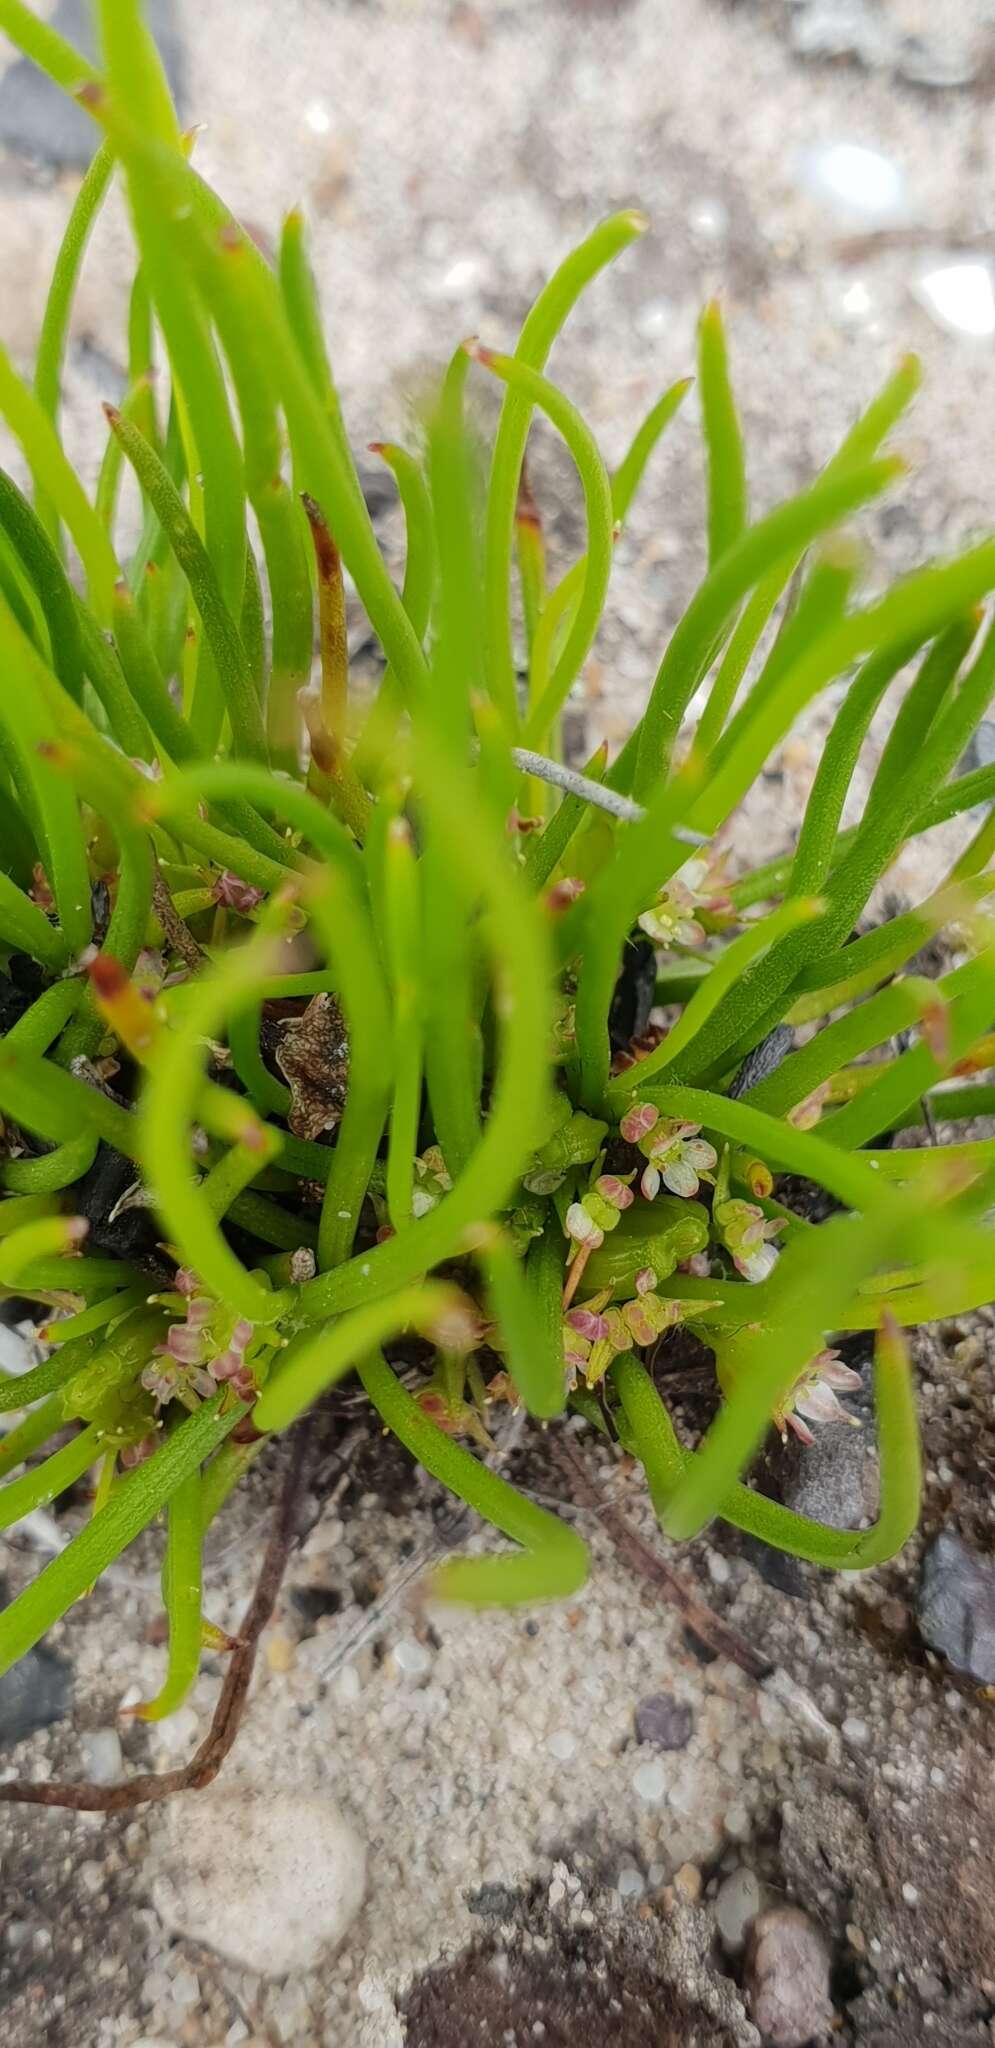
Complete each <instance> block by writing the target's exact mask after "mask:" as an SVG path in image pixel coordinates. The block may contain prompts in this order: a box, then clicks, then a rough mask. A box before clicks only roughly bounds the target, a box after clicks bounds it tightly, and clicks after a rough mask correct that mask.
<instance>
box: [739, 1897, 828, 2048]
mask: <svg viewBox="0 0 995 2048" xmlns="http://www.w3.org/2000/svg"><path fill="white" fill-rule="evenodd" d="M745 1984H746V1995H747V2004H748V2006H749V2010H750V2015H751V2017H752V2019H753V2021H754V2023H755V2025H756V2026H758V2027H759V2029H760V2032H761V2034H762V2035H763V2037H764V2040H765V2041H767V2042H769V2043H770V2048H805V2044H806V2042H808V2041H811V2040H812V2037H813V2035H817V2034H820V2033H821V2032H822V2030H823V2028H824V2027H827V2026H828V2025H829V2022H830V2020H831V2019H832V2017H833V2007H832V2001H831V1999H830V1996H829V1950H828V1949H827V1947H826V1944H825V1942H824V1941H823V1939H822V1936H821V1934H820V1933H819V1931H818V1928H817V1927H815V1926H814V1925H813V1923H812V1921H811V1920H810V1919H809V1917H808V1914H807V1913H802V1912H800V1911H799V1910H798V1908H797V1906H776V1907H773V1908H772V1909H771V1911H770V1912H768V1913H761V1914H760V1917H759V1919H757V1920H755V1921H754V1922H753V1927H752V1930H751V1934H750V1941H749V1946H748V1949H747V1954H746V1965H745Z"/></svg>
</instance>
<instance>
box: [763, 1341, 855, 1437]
mask: <svg viewBox="0 0 995 2048" xmlns="http://www.w3.org/2000/svg"><path fill="white" fill-rule="evenodd" d="M862 1384H863V1382H862V1380H861V1377H860V1374H859V1372H854V1371H853V1370H852V1368H851V1367H850V1366H849V1365H844V1364H843V1362H842V1359H841V1358H840V1355H839V1352H838V1351H820V1352H819V1353H818V1355H817V1356H816V1357H815V1358H813V1360H812V1363H811V1365H808V1366H806V1368H805V1371H804V1372H803V1373H801V1374H800V1375H799V1377H798V1379H797V1380H796V1381H795V1384H794V1386H793V1387H792V1389H791V1392H790V1394H788V1396H787V1398H786V1399H785V1401H784V1404H783V1407H782V1408H781V1410H780V1411H779V1413H778V1414H777V1415H776V1416H775V1421H776V1422H777V1425H778V1427H779V1429H780V1430H781V1434H782V1436H783V1434H784V1425H785V1423H787V1426H788V1428H789V1429H792V1430H794V1433H795V1435H796V1437H798V1439H799V1441H800V1442H801V1443H803V1444H813V1443H814V1442H815V1438H814V1436H813V1435H812V1432H811V1430H810V1429H809V1427H808V1424H807V1423H806V1422H803V1421H802V1417H803V1416H807V1417H808V1421H809V1422H849V1423H851V1424H852V1425H853V1426H854V1428H859V1427H860V1425H859V1423H858V1422H857V1418H856V1416H855V1415H848V1414H847V1411H846V1409H845V1408H842V1407H841V1406H840V1403H839V1401H838V1400H837V1398H836V1397H837V1394H853V1393H856V1392H857V1390H858V1388H859V1387H861V1386H862Z"/></svg>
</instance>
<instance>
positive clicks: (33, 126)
mask: <svg viewBox="0 0 995 2048" xmlns="http://www.w3.org/2000/svg"><path fill="white" fill-rule="evenodd" d="M145 18H146V20H147V22H148V24H149V27H150V28H151V30H152V33H153V35H154V36H155V39H156V42H157V44H158V46H159V52H160V55H161V57H162V60H163V63H164V65H165V68H166V76H167V77H168V79H169V82H170V85H171V87H172V89H173V92H174V93H175V95H176V97H177V100H178V101H179V102H182V99H183V77H184V63H183V50H182V45H181V41H180V33H179V28H178V26H177V22H176V14H175V9H174V5H173V0H148V5H147V7H146V10H145ZM52 26H53V28H56V29H58V31H59V33H60V35H64V36H66V37H67V38H68V40H69V42H71V43H73V44H74V45H75V47H76V48H77V49H78V50H80V51H81V52H82V53H83V55H84V56H86V57H89V58H90V60H91V62H94V61H96V56H97V53H96V38H95V35H94V28H93V10H92V8H91V7H90V5H89V0H59V5H58V6H57V8H56V10H55V13H54V14H53V16H52ZM81 82H82V81H81ZM98 140H99V133H98V130H97V129H96V127H95V126H94V123H93V121H92V120H91V119H90V116H89V115H88V114H84V112H83V109H82V107H78V106H77V105H76V103H75V101H74V100H73V99H71V98H70V97H69V96H68V95H67V94H66V93H64V92H62V91H60V89H59V87H58V86H56V85H53V84H52V82H51V80H50V79H48V78H46V77H45V75H44V73H43V72H41V71H39V70H38V69H37V67H36V66H35V65H34V64H31V63H29V62H28V61H27V59H26V58H19V59H18V61H17V62H16V63H15V64H12V65H11V67H10V69H9V71H6V72H5V73H4V76H3V78H2V79H0V141H2V142H5V143H6V144H7V146H8V148H9V149H15V150H17V151H19V152H20V154H21V155H23V156H30V157H34V158H35V159H36V160H37V161H38V162H40V163H43V164H45V165H47V166H48V168H49V169H51V170H54V171H62V170H69V169H79V168H81V167H82V166H83V165H84V164H88V163H89V161H90V158H91V157H92V155H93V152H94V150H95V149H96V147H97V142H98Z"/></svg>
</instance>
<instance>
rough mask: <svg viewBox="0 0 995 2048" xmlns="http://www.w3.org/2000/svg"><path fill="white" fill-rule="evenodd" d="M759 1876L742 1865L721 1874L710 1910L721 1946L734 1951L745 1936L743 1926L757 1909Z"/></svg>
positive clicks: (746, 1924)
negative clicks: (724, 1874)
mask: <svg viewBox="0 0 995 2048" xmlns="http://www.w3.org/2000/svg"><path fill="white" fill-rule="evenodd" d="M760 1905H761V1893H760V1879H759V1878H758V1877H757V1875H756V1872H755V1871H752V1870H748V1869H747V1868H746V1866H745V1865H743V1866H741V1867H740V1869H738V1870H731V1871H730V1872H729V1875H728V1877H725V1878H723V1880H722V1883H721V1884H720V1886H719V1889H718V1891H717V1893H716V1895H715V1903H714V1905H713V1907H712V1911H713V1913H714V1915H715V1925H716V1927H717V1928H718V1930H719V1938H720V1940H721V1942H722V1945H723V1947H724V1948H727V1949H728V1950H729V1951H730V1953H732V1954H735V1952H736V1950H737V1949H741V1948H742V1946H743V1943H744V1941H745V1940H746V1930H747V1928H748V1927H749V1925H750V1922H751V1920H755V1919H756V1917H757V1914H758V1913H759V1911H760Z"/></svg>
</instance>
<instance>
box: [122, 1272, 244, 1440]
mask: <svg viewBox="0 0 995 2048" xmlns="http://www.w3.org/2000/svg"><path fill="white" fill-rule="evenodd" d="M176 1290H177V1293H178V1294H179V1295H180V1296H181V1298H182V1300H183V1304H184V1311H185V1313H184V1319H183V1321H182V1322H176V1323H171V1324H170V1326H169V1330H168V1331H167V1333H166V1341H165V1343H164V1344H158V1345H157V1346H156V1351H155V1356H154V1358H153V1359H152V1361H151V1363H150V1364H149V1365H147V1366H146V1368H145V1371H144V1372H143V1374H142V1385H143V1387H144V1388H145V1389H146V1392H147V1393H150V1394H152V1395H153V1396H154V1397H155V1402H156V1406H157V1408H163V1407H165V1406H166V1403H167V1402H169V1401H180V1402H182V1404H183V1406H184V1407H185V1408H195V1407H196V1406H197V1404H198V1401H202V1400H205V1401H206V1400H209V1399H210V1397H211V1395H212V1394H216V1393H217V1391H218V1388H219V1386H223V1385H228V1386H230V1387H231V1390H232V1392H233V1394H235V1395H236V1397H237V1399H238V1400H239V1401H252V1400H254V1399H255V1396H256V1394H257V1392H258V1387H257V1385H256V1377H255V1374H254V1372H253V1370H252V1367H251V1365H250V1364H249V1363H248V1361H247V1358H246V1352H247V1350H248V1348H249V1345H250V1344H251V1342H252V1340H253V1338H254V1336H255V1334H256V1332H255V1325H254V1324H253V1323H250V1322H248V1321H247V1320H246V1319H245V1317H244V1316H238V1317H235V1318H232V1316H231V1314H230V1312H227V1311H226V1310H224V1309H223V1308H222V1307H220V1306H219V1304H218V1302H216V1301H215V1300H214V1298H213V1296H212V1295H210V1294H205V1293H204V1292H203V1291H202V1289H201V1285H200V1281H199V1280H198V1278H197V1275H196V1273H194V1272H193V1271H192V1270H191V1268H190V1267H189V1266H181V1267H180V1269H179V1271H178V1273H177V1275H176Z"/></svg>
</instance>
